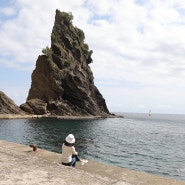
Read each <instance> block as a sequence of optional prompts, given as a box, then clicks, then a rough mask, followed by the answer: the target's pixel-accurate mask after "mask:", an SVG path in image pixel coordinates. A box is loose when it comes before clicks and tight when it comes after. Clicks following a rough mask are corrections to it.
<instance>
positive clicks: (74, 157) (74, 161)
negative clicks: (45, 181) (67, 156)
mask: <svg viewBox="0 0 185 185" xmlns="http://www.w3.org/2000/svg"><path fill="white" fill-rule="evenodd" d="M76 161H77V159H76V155H74V156H72V162H71V166H73V167H75V165H76Z"/></svg>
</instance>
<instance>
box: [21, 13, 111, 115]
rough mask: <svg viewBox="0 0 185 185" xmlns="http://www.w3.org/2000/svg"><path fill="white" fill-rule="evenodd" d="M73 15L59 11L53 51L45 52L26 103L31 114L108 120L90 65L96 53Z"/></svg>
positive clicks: (107, 112) (53, 33) (46, 49)
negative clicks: (74, 24) (74, 23)
mask: <svg viewBox="0 0 185 185" xmlns="http://www.w3.org/2000/svg"><path fill="white" fill-rule="evenodd" d="M72 20H73V15H72V14H71V13H66V12H60V11H59V10H56V16H55V23H54V26H53V30H52V34H51V47H46V48H45V49H43V53H44V55H41V56H39V57H38V59H37V62H36V68H35V70H34V71H33V73H32V84H31V88H30V90H29V94H28V97H27V101H26V103H24V104H22V105H21V106H20V107H21V109H22V110H24V111H25V112H28V113H30V114H40V115H43V114H51V115H60V116H108V115H110V113H109V111H108V109H107V106H106V103H105V99H104V98H103V97H102V95H101V93H100V92H99V90H98V89H97V87H96V86H95V85H94V77H93V73H92V71H91V68H90V66H89V64H90V63H91V62H92V58H91V55H92V50H89V47H88V45H87V44H86V43H85V42H84V40H85V35H84V32H83V31H82V30H81V29H79V28H77V27H75V26H73V24H72Z"/></svg>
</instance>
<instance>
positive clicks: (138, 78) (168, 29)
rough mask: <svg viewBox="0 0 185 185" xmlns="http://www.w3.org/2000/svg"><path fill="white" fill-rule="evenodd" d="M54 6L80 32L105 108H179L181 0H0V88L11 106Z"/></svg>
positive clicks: (18, 99)
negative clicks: (68, 14) (69, 14)
mask: <svg viewBox="0 0 185 185" xmlns="http://www.w3.org/2000/svg"><path fill="white" fill-rule="evenodd" d="M56 9H60V10H61V11H67V12H72V14H73V16H74V20H73V23H74V25H76V26H77V27H79V28H81V29H82V30H83V31H84V32H85V37H86V39H85V41H86V43H87V44H88V45H89V48H90V49H92V50H93V55H92V57H93V63H92V64H90V66H91V69H92V71H93V74H94V78H95V85H96V86H97V87H98V89H99V90H100V92H101V93H102V95H103V96H104V98H105V100H106V103H107V106H108V108H109V110H110V111H111V112H117V111H119V112H142V113H147V112H148V111H149V110H150V109H151V110H152V112H155V113H174V114H185V108H184V107H185V106H184V104H185V97H184V94H185V80H184V79H185V37H184V36H183V35H184V33H185V13H184V12H185V0H181V1H179V0H155V1H153V0H147V1H146V0H101V1H99V0H78V1H74V0H52V1H49V0H39V1H34V0H27V1H25V0H1V1H0V35H1V37H0V66H1V68H0V90H1V91H3V92H5V93H6V94H7V95H8V96H9V97H10V98H12V99H13V100H14V101H15V103H16V104H18V105H20V104H21V103H24V102H25V101H26V98H27V96H28V91H29V89H30V86H31V74H32V71H33V70H34V68H35V63H36V60H37V57H38V56H39V55H41V54H42V52H41V51H42V49H43V48H45V47H46V46H50V35H51V31H52V27H53V24H54V16H55V10H56Z"/></svg>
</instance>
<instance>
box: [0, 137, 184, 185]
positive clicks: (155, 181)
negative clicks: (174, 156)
mask: <svg viewBox="0 0 185 185" xmlns="http://www.w3.org/2000/svg"><path fill="white" fill-rule="evenodd" d="M60 158H61V154H58V153H54V152H50V151H46V150H41V149H38V150H37V151H33V149H32V148H31V147H29V146H25V145H21V144H16V143H11V142H7V141H3V140H0V184H1V185H32V184H34V185H43V184H44V185H51V184H52V185H59V184H64V185H65V184H66V185H69V184H70V185H78V184H79V185H82V184H86V185H91V184H92V185H99V184H101V185H102V184H106V185H185V181H178V180H174V179H170V178H164V177H160V176H155V175H151V174H147V173H142V172H136V171H132V170H127V169H123V168H119V167H115V166H111V165H107V164H102V163H98V162H95V161H89V162H88V163H87V164H85V165H81V163H80V162H78V163H77V166H76V168H72V167H66V166H63V165H61V164H60Z"/></svg>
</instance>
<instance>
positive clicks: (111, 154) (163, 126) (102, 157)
mask: <svg viewBox="0 0 185 185" xmlns="http://www.w3.org/2000/svg"><path fill="white" fill-rule="evenodd" d="M117 114H119V115H123V116H124V118H107V119H98V120H60V119H46V118H42V119H2V120H0V139H1V140H7V141H11V142H16V143H21V144H26V145H29V144H36V145H38V147H39V148H42V149H46V150H50V151H54V152H58V153H61V145H62V143H63V141H64V139H65V137H66V136H67V135H68V134H69V133H72V134H74V136H75V138H76V145H75V147H76V150H77V151H78V152H79V156H80V157H82V158H86V159H89V160H94V161H99V162H103V163H107V164H111V165H115V166H119V167H122V168H127V169H132V170H136V171H142V172H147V173H151V174H156V175H160V176H165V177H170V178H175V179H179V180H185V115H170V114H168V115H167V114H166V115H164V114H152V115H151V116H148V114H133V113H117Z"/></svg>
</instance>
